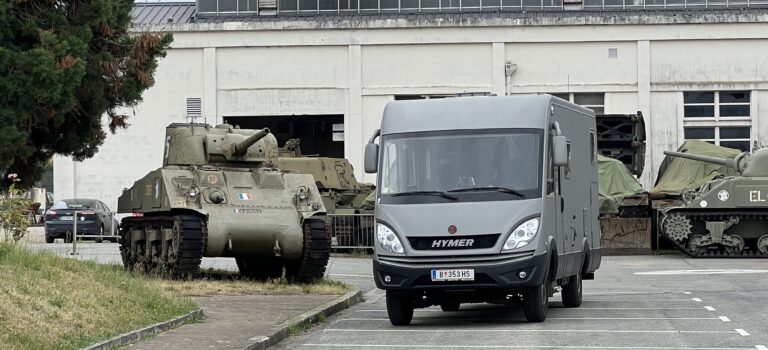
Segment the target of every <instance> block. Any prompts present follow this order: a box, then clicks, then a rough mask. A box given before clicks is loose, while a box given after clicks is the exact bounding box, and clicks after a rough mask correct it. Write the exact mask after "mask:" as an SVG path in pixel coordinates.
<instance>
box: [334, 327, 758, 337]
mask: <svg viewBox="0 0 768 350" xmlns="http://www.w3.org/2000/svg"><path fill="white" fill-rule="evenodd" d="M739 331H742V332H744V330H743V329H741V330H740V329H737V330H736V332H734V331H679V330H660V331H653V330H648V331H644V330H626V329H617V330H613V329H455V328H451V329H402V328H398V329H345V328H328V329H324V330H323V332H340V333H344V332H347V333H388V332H401V333H435V332H451V333H458V332H493V333H531V332H560V333H676V334H681V333H722V334H732V333H739V334H741V335H744V334H742V333H741V332H739ZM744 333H746V332H744ZM747 335H748V334H747Z"/></svg>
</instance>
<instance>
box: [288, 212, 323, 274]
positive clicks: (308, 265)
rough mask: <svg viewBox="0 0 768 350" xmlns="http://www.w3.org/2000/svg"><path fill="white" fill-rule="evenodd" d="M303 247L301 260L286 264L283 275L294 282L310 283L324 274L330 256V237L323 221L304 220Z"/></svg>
mask: <svg viewBox="0 0 768 350" xmlns="http://www.w3.org/2000/svg"><path fill="white" fill-rule="evenodd" d="M303 229H304V247H303V250H302V253H301V259H299V260H298V261H292V262H286V266H285V275H286V277H287V278H288V279H289V280H291V281H294V282H299V283H311V282H314V281H315V280H317V279H320V278H322V277H323V275H324V274H325V267H326V266H327V265H328V259H329V258H330V256H331V235H330V230H329V227H328V224H327V223H326V221H325V220H323V219H316V218H312V219H306V220H304V226H303Z"/></svg>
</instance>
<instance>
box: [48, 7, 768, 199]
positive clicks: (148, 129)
mask: <svg viewBox="0 0 768 350" xmlns="http://www.w3.org/2000/svg"><path fill="white" fill-rule="evenodd" d="M521 1H522V2H521ZM563 1H564V2H563ZM767 4H768V1H766V0H762V2H761V1H760V0H758V1H747V0H743V1H741V0H740V1H728V0H722V1H720V0H716V1H712V0H687V1H686V0H654V1H643V0H583V1H582V0H536V1H535V2H533V3H532V2H531V1H530V0H278V1H277V2H276V1H274V0H273V1H269V0H262V1H256V0H218V1H217V0H199V1H198V2H197V3H195V2H192V3H168V2H161V3H138V4H136V8H135V9H134V11H133V17H134V21H135V27H134V29H133V30H135V31H137V32H140V31H151V32H158V31H164V32H172V33H173V35H174V42H173V44H172V48H171V49H170V50H169V51H168V55H167V57H165V58H164V59H162V60H161V61H160V64H159V68H158V71H157V73H156V76H155V79H156V83H155V86H154V87H152V88H150V89H149V90H148V91H147V92H146V93H145V94H144V101H143V102H142V103H141V104H140V105H138V106H137V107H135V108H132V109H128V110H126V111H125V112H126V113H128V114H129V115H132V117H131V118H130V119H129V123H130V124H131V125H130V127H129V128H128V130H125V131H120V132H118V133H117V134H116V135H111V136H109V137H108V138H107V140H106V142H105V143H104V145H103V146H102V147H101V149H100V151H99V153H98V154H97V155H96V156H95V157H93V158H92V159H89V160H86V161H83V162H78V163H75V162H73V161H72V160H71V159H69V158H64V157H58V158H56V159H55V160H54V183H55V192H54V196H55V197H56V198H57V199H60V198H67V197H72V196H78V197H88V198H98V199H101V200H103V201H104V202H105V203H107V204H108V205H109V206H110V207H112V208H115V207H116V204H117V197H118V196H119V195H120V194H121V191H122V189H123V188H126V187H130V186H131V185H132V184H133V182H134V181H135V180H137V179H139V178H140V177H142V176H144V174H146V173H147V172H148V171H150V170H153V169H156V168H158V167H160V166H161V164H162V156H163V148H164V132H165V127H166V126H167V125H168V124H170V123H178V122H188V121H195V122H206V123H209V124H217V123H222V122H227V123H230V124H235V125H239V126H240V127H243V128H251V127H253V128H262V127H269V128H270V129H271V130H272V131H273V132H274V133H275V134H276V136H277V138H278V140H279V141H280V142H283V141H285V140H287V139H290V138H301V145H302V151H303V152H304V153H309V154H319V155H328V156H339V157H340V156H344V157H347V158H348V159H350V161H351V162H352V164H353V165H354V167H355V172H356V175H357V176H358V178H360V179H362V180H364V181H367V182H374V181H375V176H371V175H367V174H363V173H362V150H363V146H364V144H365V142H367V139H368V137H369V136H370V135H371V133H372V132H373V130H374V129H376V128H377V126H378V125H379V122H380V118H381V114H382V111H383V108H384V106H385V104H386V103H387V102H389V101H392V100H398V99H415V98H441V97H446V96H452V95H454V94H457V93H493V94H496V95H509V94H524V93H552V94H557V95H559V96H561V97H563V98H566V99H569V100H572V101H574V102H576V103H578V104H582V105H585V106H587V107H589V108H592V109H594V110H595V111H596V112H598V113H621V114H630V113H636V112H637V111H641V112H642V113H643V115H644V116H645V119H646V128H647V134H648V146H647V155H646V167H645V171H644V173H643V174H642V176H641V177H640V181H641V183H642V184H643V185H644V186H646V188H650V187H652V186H653V182H654V180H655V177H656V172H657V171H658V167H659V165H660V163H661V161H662V160H663V155H662V151H663V150H665V149H676V148H677V147H678V146H679V145H680V144H681V143H682V142H683V141H684V140H685V139H690V138H698V139H704V140H707V141H710V142H713V143H716V144H720V145H724V146H728V147H734V148H740V149H743V150H749V149H752V148H753V147H759V146H761V145H766V144H768V9H766V8H764V7H765V6H766V5H767Z"/></svg>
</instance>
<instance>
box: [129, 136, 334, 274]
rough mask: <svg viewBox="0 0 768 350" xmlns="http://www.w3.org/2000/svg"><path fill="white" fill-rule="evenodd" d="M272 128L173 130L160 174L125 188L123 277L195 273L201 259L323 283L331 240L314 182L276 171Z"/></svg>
mask: <svg viewBox="0 0 768 350" xmlns="http://www.w3.org/2000/svg"><path fill="white" fill-rule="evenodd" d="M277 155H278V147H277V140H276V139H275V136H274V135H272V134H271V133H270V131H269V129H266V128H264V129H260V130H253V129H240V128H237V127H233V126H232V125H229V124H221V125H217V126H216V127H211V126H210V125H206V124H180V123H179V124H171V125H169V126H168V127H167V128H166V137H165V155H164V158H163V166H162V167H161V168H159V169H156V170H154V171H151V172H150V173H149V174H147V175H146V176H144V177H143V178H142V179H139V180H138V181H136V182H135V183H134V185H133V186H132V187H131V188H128V189H126V190H124V192H123V194H122V195H121V196H120V198H119V199H118V212H119V213H126V214H128V213H130V214H132V215H131V216H129V217H126V218H124V219H123V221H122V224H121V227H120V252H121V255H122V258H123V264H124V265H125V267H126V268H127V269H129V270H135V271H139V272H145V273H151V274H163V275H168V276H173V277H178V276H184V275H189V274H194V273H195V271H197V269H198V267H199V265H200V261H201V260H200V259H201V258H202V257H204V256H205V257H233V258H235V261H236V262H237V265H238V267H239V268H240V272H241V273H242V274H244V275H247V276H250V277H253V278H257V279H269V278H279V277H282V276H283V275H285V277H287V278H288V279H289V280H294V281H300V282H310V281H313V280H315V279H317V278H320V277H322V276H323V273H324V271H325V266H326V264H327V262H328V257H329V255H330V244H331V243H330V242H331V238H330V234H329V232H328V228H327V227H326V226H327V225H326V222H325V219H324V218H325V213H326V209H325V206H324V205H323V197H322V196H321V193H320V192H319V190H318V188H317V185H316V184H315V180H314V178H313V177H312V175H310V174H301V173H289V172H284V171H282V170H280V169H278V168H276V163H277Z"/></svg>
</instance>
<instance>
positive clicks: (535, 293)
mask: <svg viewBox="0 0 768 350" xmlns="http://www.w3.org/2000/svg"><path fill="white" fill-rule="evenodd" d="M548 283H551V282H550V280H549V269H547V275H546V276H544V282H542V283H541V284H540V285H538V286H536V287H533V288H530V289H528V290H527V291H525V293H523V312H524V313H525V319H526V320H528V322H544V320H546V319H547V313H548V312H549V292H548V291H547V284H548Z"/></svg>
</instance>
